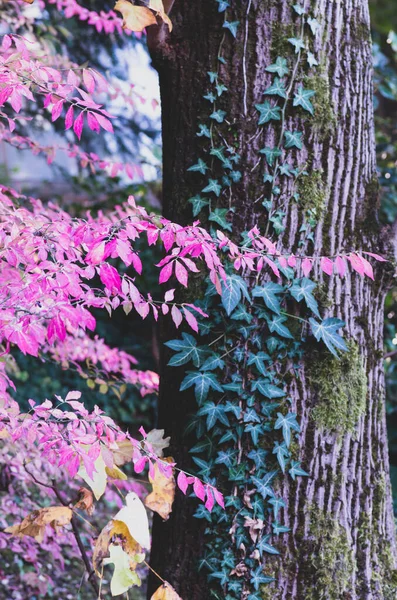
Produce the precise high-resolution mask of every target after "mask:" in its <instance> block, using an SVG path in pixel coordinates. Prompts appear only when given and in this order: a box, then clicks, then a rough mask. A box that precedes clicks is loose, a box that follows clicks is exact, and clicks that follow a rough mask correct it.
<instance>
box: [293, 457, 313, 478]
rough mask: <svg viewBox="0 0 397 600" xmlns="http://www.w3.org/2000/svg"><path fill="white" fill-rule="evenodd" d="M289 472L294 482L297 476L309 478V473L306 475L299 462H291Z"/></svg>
mask: <svg viewBox="0 0 397 600" xmlns="http://www.w3.org/2000/svg"><path fill="white" fill-rule="evenodd" d="M288 472H289V474H290V475H291V477H292V479H293V480H294V481H295V477H297V476H301V477H304V476H305V477H309V473H306V471H304V470H303V469H302V467H301V466H300V462H297V461H295V460H293V461H291V468H290V470H289V471H288Z"/></svg>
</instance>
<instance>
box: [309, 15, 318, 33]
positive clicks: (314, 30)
mask: <svg viewBox="0 0 397 600" xmlns="http://www.w3.org/2000/svg"><path fill="white" fill-rule="evenodd" d="M307 24H308V25H309V27H310V29H311V30H312V34H313V35H316V33H317V31H318V30H319V29H320V23H319V22H318V21H317V19H314V18H313V17H309V18H308V19H307Z"/></svg>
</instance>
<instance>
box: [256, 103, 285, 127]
mask: <svg viewBox="0 0 397 600" xmlns="http://www.w3.org/2000/svg"><path fill="white" fill-rule="evenodd" d="M255 108H256V109H257V110H258V111H259V113H260V116H259V121H258V124H259V125H264V124H265V123H268V122H269V121H271V120H273V121H280V119H281V109H280V107H279V106H273V105H272V104H270V102H269V101H268V100H265V102H263V104H255Z"/></svg>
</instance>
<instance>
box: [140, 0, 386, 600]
mask: <svg viewBox="0 0 397 600" xmlns="http://www.w3.org/2000/svg"><path fill="white" fill-rule="evenodd" d="M230 4H231V17H230V18H229V20H230V21H240V26H239V29H238V34H237V38H236V39H233V37H232V36H231V35H228V36H225V38H224V41H223V55H224V56H225V58H226V64H225V65H224V66H222V67H221V73H222V80H223V81H224V82H225V83H226V85H227V87H228V92H227V94H224V95H223V97H222V102H221V105H222V106H221V107H222V108H223V109H224V110H225V111H227V114H228V116H227V119H228V121H229V122H230V126H231V129H233V131H235V132H237V135H238V140H237V141H238V152H239V153H240V154H241V156H242V160H241V163H240V165H239V169H240V170H241V172H242V174H243V177H242V180H241V181H240V183H239V184H238V185H237V186H235V187H234V193H233V198H232V201H231V203H232V205H233V206H234V207H235V208H236V211H235V216H234V220H233V234H234V235H237V234H238V233H239V232H242V231H244V230H246V229H249V228H251V227H252V226H253V225H255V223H258V224H259V225H260V226H262V227H264V226H266V219H267V213H266V212H265V211H264V210H263V208H262V206H261V203H260V202H259V201H257V200H258V199H260V198H262V197H263V194H264V191H266V190H265V184H264V183H263V171H264V165H263V161H261V163H260V164H258V157H259V154H258V152H259V150H260V149H261V148H263V147H264V146H269V145H274V139H275V137H276V135H277V127H276V129H273V128H272V127H266V128H265V130H264V133H262V131H263V130H262V128H261V127H258V112H257V110H256V109H255V106H254V105H255V104H256V103H260V102H262V101H263V96H262V94H263V91H264V89H265V88H266V87H267V86H268V85H269V83H270V74H269V73H267V72H266V71H265V68H266V66H268V65H269V64H270V63H271V62H274V59H275V58H276V57H277V56H278V55H286V54H287V53H289V54H291V52H293V49H292V46H291V45H290V44H289V43H288V41H287V39H288V38H290V37H293V23H294V19H295V18H297V16H296V15H294V13H293V11H292V10H291V5H290V2H288V1H287V0H278V1H277V2H273V1H272V0H246V1H244V2H242V1H241V0H231V1H230ZM308 4H310V3H308V2H306V6H307V5H308ZM309 14H312V15H314V16H316V17H317V19H318V21H319V22H320V30H319V31H318V32H317V34H316V36H315V42H314V49H315V51H316V55H317V57H318V58H319V62H320V65H319V66H318V67H317V69H316V71H315V74H314V75H313V76H311V77H310V79H308V81H307V87H308V88H311V89H314V90H316V92H317V95H316V97H315V98H314V99H313V101H314V105H315V109H316V110H315V115H314V117H312V118H310V119H309V120H307V119H302V118H301V116H302V114H303V113H299V111H298V112H297V111H295V112H294V113H292V112H287V115H286V119H287V129H289V130H291V129H293V128H294V129H298V130H300V131H303V132H304V135H303V138H304V140H305V142H304V147H303V149H302V150H300V151H299V153H298V154H297V158H298V162H299V163H301V164H302V163H306V164H307V170H308V172H309V176H308V177H307V178H306V180H305V183H304V184H303V185H302V187H301V188H300V190H299V191H300V193H301V196H302V200H301V202H300V203H289V205H288V206H286V207H285V206H284V211H285V212H286V216H285V223H286V229H285V233H284V234H283V235H282V236H281V239H280V242H279V247H280V248H282V249H283V250H284V251H296V249H297V245H298V242H299V241H300V240H301V239H302V234H301V233H300V227H301V225H302V222H303V217H304V213H305V211H307V210H308V209H310V208H311V209H312V210H314V211H316V212H317V215H318V216H319V217H320V218H319V222H318V224H317V226H316V228H315V233H314V249H313V248H312V246H310V248H309V246H308V243H307V242H304V245H303V248H302V249H303V253H304V252H305V249H307V253H312V254H313V255H316V256H318V255H327V256H331V255H335V254H338V253H342V252H343V251H350V250H352V249H360V248H363V249H364V250H373V251H375V252H377V251H378V252H379V251H380V252H381V251H382V250H383V252H385V251H386V247H385V240H384V238H385V236H384V235H383V234H382V232H380V231H379V227H378V221H377V208H378V193H377V190H378V186H377V178H376V171H375V148H374V131H373V109H372V67H371V39H370V26H369V15H368V7H367V2H366V1H365V0H343V2H340V1H338V0H317V1H314V0H312V2H311V6H310V12H309ZM171 16H172V20H173V23H174V31H173V32H172V34H171V35H166V36H165V37H164V36H163V37H161V36H159V37H158V38H157V40H154V41H153V43H152V57H153V62H154V65H155V67H156V68H157V69H158V71H159V74H160V87H161V97H162V114H163V144H164V145H163V152H164V215H165V216H166V217H167V218H169V219H172V220H174V221H177V222H179V223H182V224H183V223H188V222H191V221H192V217H191V206H190V204H189V203H188V202H187V199H188V198H190V197H192V196H194V195H195V194H197V193H198V192H199V191H200V190H201V189H202V187H204V185H205V183H204V180H202V181H201V182H199V183H197V182H198V179H197V177H195V176H194V174H191V173H188V172H187V169H188V167H190V166H191V165H192V164H193V163H195V162H197V158H198V157H199V156H201V152H202V139H201V138H199V137H197V136H196V132H197V123H198V121H199V120H200V119H202V120H203V118H204V116H208V112H209V111H208V102H207V101H206V100H204V99H203V94H205V93H206V91H207V88H208V75H207V72H208V71H214V70H216V68H217V55H218V49H219V46H220V43H221V40H222V38H223V36H224V33H225V30H224V29H223V28H222V24H223V16H222V15H220V14H219V13H218V12H217V3H216V2H215V0H203V1H202V2H192V1H191V0H176V1H175V4H174V7H173V10H172V13H171ZM302 69H306V72H307V68H306V67H302ZM200 184H202V185H200ZM289 185H290V184H289V183H288V184H286V185H284V187H283V189H282V193H281V195H280V196H278V198H277V202H278V203H279V206H281V205H283V202H285V199H286V197H288V194H289V193H290V192H291V190H290V188H289V187H288V186H289ZM382 245H383V248H382ZM315 278H316V279H317V280H319V281H321V282H323V285H322V290H323V296H324V298H323V314H324V312H325V313H327V307H328V313H327V314H330V315H333V316H337V317H339V318H342V319H343V320H344V321H345V322H346V329H345V333H344V335H345V337H346V338H348V339H350V340H351V342H350V344H351V348H352V349H353V351H352V352H351V353H350V355H349V356H350V358H346V359H343V361H342V363H339V364H337V363H336V362H335V361H333V360H330V359H329V358H328V357H327V356H326V355H325V354H320V355H319V354H318V352H316V351H312V350H310V348H308V350H307V352H306V355H305V356H306V358H305V359H304V360H303V361H302V369H301V377H300V379H299V380H294V381H292V383H291V389H290V393H291V395H292V398H293V404H294V406H293V408H294V409H295V411H296V412H297V413H298V417H299V421H300V424H301V428H302V433H301V435H300V436H299V449H297V455H298V456H299V460H301V461H302V466H303V467H304V468H305V469H306V471H308V472H309V474H310V477H308V478H298V479H297V480H296V482H293V481H292V480H287V479H286V480H285V481H284V480H283V482H282V484H281V486H282V487H281V488H280V492H281V493H282V496H283V498H284V499H285V500H287V503H288V504H287V508H286V509H285V511H284V522H285V524H286V525H287V526H288V527H290V528H291V532H290V534H289V535H286V536H284V537H283V540H285V541H284V542H283V544H281V545H279V546H278V547H279V549H280V550H281V551H282V556H281V557H276V558H274V559H273V558H272V559H267V563H268V564H269V565H271V566H272V568H273V570H274V571H275V572H276V576H277V579H278V580H277V582H276V585H275V586H274V587H273V586H271V587H270V588H267V591H264V592H263V593H264V595H263V597H264V598H268V597H269V598H273V599H275V600H276V599H281V598H282V599H285V600H287V599H288V600H303V599H305V600H306V599H312V598H313V599H317V598H318V599H320V598H329V599H331V600H333V599H335V600H336V599H339V598H341V599H346V600H347V599H349V600H350V599H351V600H358V599H359V600H364V599H374V600H375V599H383V598H385V599H392V598H396V594H397V586H396V575H397V571H396V570H395V568H396V566H395V559H396V551H395V538H394V522H393V515H392V508H391V498H390V483H389V472H388V452H387V439H386V427H385V409H384V380H383V371H382V352H383V348H382V327H383V301H384V296H385V292H386V290H387V285H388V279H387V272H386V271H385V270H384V269H383V270H382V269H380V268H379V269H378V272H377V273H376V277H375V279H376V282H375V284H373V283H372V282H370V281H369V280H368V279H365V280H364V279H363V278H360V277H359V276H357V275H355V274H353V273H350V274H348V275H347V277H346V279H344V280H341V279H340V278H338V277H334V276H332V277H331V278H328V277H323V276H322V275H321V274H320V273H319V272H318V271H317V272H316V277H315ZM172 337H175V332H173V331H172V330H171V329H169V330H164V331H163V332H162V340H163V341H165V340H167V339H171V338H172ZM357 349H358V350H359V353H358V352H357ZM168 358H169V356H168V354H167V352H166V351H164V352H163V356H162V363H161V365H162V366H161V391H160V407H159V425H160V426H161V427H164V428H165V429H166V433H167V435H171V438H172V441H173V446H172V451H173V455H174V457H175V458H176V460H177V461H178V462H180V464H183V465H188V464H189V458H188V457H189V455H188V449H189V444H190V442H191V440H189V438H188V437H186V436H184V435H183V431H184V428H185V426H186V422H187V418H188V415H189V413H191V412H192V411H194V410H195V401H194V399H193V398H192V397H191V395H190V394H189V393H187V392H184V393H181V392H179V384H180V380H181V378H182V375H179V374H178V372H177V371H176V370H175V369H172V368H167V367H166V363H167V361H168ZM330 382H332V383H331V389H332V388H334V389H335V393H334V395H332V394H330V387H329V383H330ZM327 386H328V387H327ZM363 389H364V392H363ZM343 391H345V392H346V397H345V398H344V400H345V402H344V403H343V402H342V401H340V397H341V395H343V394H342V392H343ZM330 396H331V397H330ZM346 399H347V401H346ZM336 425H337V427H336ZM336 429H338V432H336ZM192 512H193V508H192V506H191V503H189V502H188V501H186V500H185V499H184V498H181V495H178V498H177V501H176V504H175V508H174V511H173V513H172V516H171V518H170V520H169V521H168V522H167V523H162V522H160V519H155V524H154V541H153V551H152V557H151V564H152V565H153V568H154V569H156V570H157V571H159V572H160V573H162V574H164V576H165V578H166V579H167V580H168V581H170V582H171V583H172V584H173V585H174V586H175V588H176V589H177V591H178V593H179V594H180V595H181V596H182V598H184V600H199V599H200V600H202V599H203V598H209V597H210V592H209V587H208V583H207V581H206V576H205V573H203V572H201V573H198V572H197V568H196V564H197V560H198V558H199V557H200V554H201V552H202V544H203V528H205V524H204V525H203V523H202V521H198V520H195V519H194V518H192ZM153 586H154V582H153V581H152V582H150V590H149V591H150V592H152V591H153ZM267 593H269V594H270V595H269V596H267V595H266V594H267Z"/></svg>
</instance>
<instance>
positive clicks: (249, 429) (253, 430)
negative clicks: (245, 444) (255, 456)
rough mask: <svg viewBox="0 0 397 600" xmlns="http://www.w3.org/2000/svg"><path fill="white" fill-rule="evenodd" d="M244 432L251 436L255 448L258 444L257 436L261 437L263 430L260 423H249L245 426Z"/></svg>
mask: <svg viewBox="0 0 397 600" xmlns="http://www.w3.org/2000/svg"><path fill="white" fill-rule="evenodd" d="M244 431H245V432H246V433H250V434H251V438H252V442H253V443H254V445H255V446H257V445H258V442H259V436H261V435H263V433H264V431H265V428H264V426H263V425H261V424H260V423H256V424H253V423H249V424H248V425H246V426H245V428H244Z"/></svg>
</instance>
